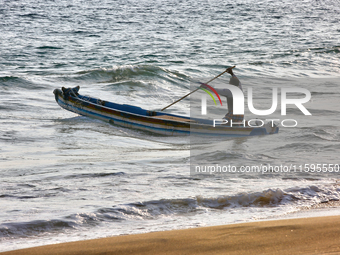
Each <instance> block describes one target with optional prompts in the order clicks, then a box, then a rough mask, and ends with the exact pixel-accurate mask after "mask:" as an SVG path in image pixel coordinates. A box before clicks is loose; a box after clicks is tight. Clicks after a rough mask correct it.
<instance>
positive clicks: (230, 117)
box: [201, 67, 244, 125]
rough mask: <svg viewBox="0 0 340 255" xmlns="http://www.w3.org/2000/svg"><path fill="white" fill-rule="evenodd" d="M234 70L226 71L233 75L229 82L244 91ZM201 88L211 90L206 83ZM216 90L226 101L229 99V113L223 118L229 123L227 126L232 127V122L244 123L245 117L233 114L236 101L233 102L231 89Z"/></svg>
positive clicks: (231, 68) (230, 68)
mask: <svg viewBox="0 0 340 255" xmlns="http://www.w3.org/2000/svg"><path fill="white" fill-rule="evenodd" d="M233 68H234V67H229V68H228V69H227V70H226V72H227V73H229V74H230V75H231V77H230V80H229V84H231V85H234V86H236V87H238V88H239V89H241V91H243V90H242V85H241V82H240V80H239V79H238V78H237V77H236V75H235V74H234V73H233ZM201 88H204V89H209V88H208V87H207V86H206V85H205V84H204V83H203V84H202V85H201ZM214 89H215V90H216V92H217V93H218V94H219V95H220V96H225V97H226V99H227V104H228V113H227V114H226V115H225V116H224V117H223V119H224V120H226V121H227V125H230V124H231V122H232V123H241V122H243V120H244V115H235V114H234V113H233V101H234V100H233V94H232V93H231V91H230V90H229V89H217V88H214ZM209 90H210V89H209Z"/></svg>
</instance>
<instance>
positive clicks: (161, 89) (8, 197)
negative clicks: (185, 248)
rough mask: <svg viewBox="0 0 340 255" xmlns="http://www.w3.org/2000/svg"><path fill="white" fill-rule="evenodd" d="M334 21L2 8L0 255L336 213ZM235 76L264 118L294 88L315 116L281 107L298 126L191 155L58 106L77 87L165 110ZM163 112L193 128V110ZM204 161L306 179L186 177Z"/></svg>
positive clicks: (234, 10)
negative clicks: (195, 89) (197, 86)
mask: <svg viewBox="0 0 340 255" xmlns="http://www.w3.org/2000/svg"><path fill="white" fill-rule="evenodd" d="M339 24H340V3H339V1H338V0H323V1H317V0H305V1H293V0H284V1H273V0H263V1H250V0H235V1H217V0H209V1H201V0H195V1H191V0H189V1H179V0H171V1H170V0H162V1H161V0H153V1H146V0H138V1H137V0H131V1H128V0H117V1H105V0H101V1H99V0H94V1H84V0H73V1H66V0H65V1H46V0H44V1H42V0H34V1H33V0H17V1H12V0H0V251H7V250H14V249H20V248H26V247H33V246H38V245H45V244H54V243H60V242H66V241H76V240H85V239H92V238H100V237H108V236H115V235H121V234H132V233H145V232H151V231H162V230H170V229H182V228H192V227H202V226H213V225H221V224H230V223H239V222H247V221H255V220H266V219H278V218H284V217H290V216H291V215H295V216H296V217H298V215H299V213H301V214H300V215H302V214H303V215H305V214H306V213H307V214H308V215H338V214H340V210H339V209H338V207H337V204H338V202H339V199H340V186H339V184H340V182H339V180H340V178H339V174H340V173H339V171H338V170H339V169H338V168H337V167H339V164H340V160H339V151H340V128H339V123H340V117H339V114H340V103H339V96H340V95H339V93H340V92H339V86H340V79H339V78H340V61H339V59H340V58H339V57H340V26H339ZM233 65H236V68H235V69H234V72H235V74H236V75H237V76H238V77H239V79H240V80H241V82H242V86H243V88H244V90H245V91H247V89H248V88H252V89H253V92H254V101H255V106H256V107H257V108H258V109H268V108H270V105H271V95H272V94H271V93H272V88H277V89H278V92H280V89H281V88H282V87H299V88H304V89H306V90H308V91H310V93H311V100H310V101H309V102H308V103H306V104H305V107H306V108H307V109H308V110H309V111H310V113H311V114H312V115H311V116H306V115H304V114H303V113H302V112H301V111H300V110H299V109H298V108H297V107H296V106H294V105H290V106H289V109H288V110H287V115H286V116H282V115H281V113H280V110H279V108H278V110H277V111H276V112H275V114H274V115H273V117H275V118H277V119H281V120H282V119H295V120H297V121H298V125H297V126H296V127H291V128H288V127H283V126H280V132H279V134H275V135H270V136H256V137H248V138H247V137H243V138H237V137H236V138H235V137H234V138H225V139H221V140H219V141H216V143H214V144H212V143H208V145H207V143H205V142H202V144H200V143H198V144H197V143H195V149H196V150H195V153H193V151H192V148H191V144H190V139H189V138H183V137H167V136H160V135H153V134H151V133H145V132H141V131H138V130H133V129H126V128H121V127H117V126H113V125H110V124H107V123H104V122H101V121H98V120H94V119H90V118H87V117H82V116H78V115H76V114H74V113H71V112H68V111H66V110H63V109H62V108H60V107H59V106H58V105H57V103H56V102H55V99H54V95H53V90H54V89H56V88H61V87H62V86H64V87H75V86H80V93H81V94H85V95H90V96H94V97H97V98H101V99H105V100H108V101H113V102H117V103H124V104H131V105H136V106H140V107H143V108H146V109H151V110H159V109H161V108H163V107H165V106H166V105H168V104H170V103H172V102H173V101H175V100H177V99H178V98H180V97H182V96H183V95H185V94H187V93H188V92H189V91H190V89H191V88H192V86H193V81H202V82H207V81H208V80H210V79H212V78H213V77H215V76H217V75H218V74H220V73H221V72H223V71H224V70H225V69H226V68H227V67H229V66H233ZM228 79H229V77H228V75H227V74H224V75H222V76H221V77H220V78H218V79H217V80H216V81H215V82H216V83H211V85H214V84H216V85H217V83H221V84H223V83H224V82H228ZM209 103H210V104H211V103H212V102H209ZM209 107H210V106H209ZM261 107H262V108H261ZM209 109H210V108H209ZM166 111H167V112H171V113H176V114H180V115H186V116H188V115H190V100H189V99H185V100H182V101H181V102H179V103H177V104H175V105H174V106H172V107H170V108H169V109H167V110H166ZM225 111H226V109H224V108H219V109H218V113H220V114H221V115H222V116H223V115H224V114H225ZM246 118H254V116H252V114H251V113H250V112H249V110H248V109H247V110H246ZM200 148H201V149H202V150H200ZM198 158H199V159H202V158H205V159H206V160H208V161H209V162H211V163H212V164H214V165H216V164H219V163H220V164H221V165H222V162H223V164H229V165H231V166H235V167H237V169H241V167H243V166H248V167H251V166H261V165H262V166H267V167H270V166H272V167H275V166H276V167H288V166H289V167H294V166H295V169H296V168H297V169H298V170H299V169H300V166H301V169H303V171H302V172H301V171H300V172H299V171H296V172H289V173H287V172H283V173H282V172H276V171H275V169H274V168H273V169H274V170H273V171H271V172H265V173H263V172H262V173H258V172H256V173H254V172H249V171H248V172H238V173H228V174H225V173H221V174H215V173H214V174H210V175H209V176H206V175H193V174H192V173H190V166H191V165H192V164H194V163H195V160H197V159H198ZM306 164H307V168H308V169H309V171H306ZM317 164H321V165H317ZM324 164H325V165H324ZM336 166H337V167H336ZM318 167H321V169H322V171H318V169H319V168H318ZM313 168H314V171H312V170H313ZM332 169H334V170H333V171H331V170H332ZM337 169H338V170H337ZM320 205H323V207H324V209H323V210H322V211H320V209H317V208H319V206H320ZM325 208H326V209H325ZM295 216H294V217H295Z"/></svg>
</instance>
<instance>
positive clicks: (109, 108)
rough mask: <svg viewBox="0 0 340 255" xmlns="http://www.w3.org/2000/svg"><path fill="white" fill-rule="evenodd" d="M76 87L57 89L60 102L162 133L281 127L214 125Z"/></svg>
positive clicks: (259, 131)
mask: <svg viewBox="0 0 340 255" xmlns="http://www.w3.org/2000/svg"><path fill="white" fill-rule="evenodd" d="M78 92H79V86H78V87H76V88H62V89H55V90H54V92H53V93H54V95H55V99H56V101H57V103H58V104H59V105H60V106H61V107H62V108H64V109H66V110H69V111H71V112H75V113H77V114H80V115H84V116H88V117H91V118H96V119H100V120H102V121H105V122H109V123H111V124H113V125H118V126H123V127H127V128H134V129H139V130H143V131H149V132H152V133H157V134H162V135H190V134H195V135H196V134H197V135H213V136H253V135H268V134H275V133H278V130H279V128H278V127H276V126H274V127H272V125H271V123H267V124H265V125H264V126H262V127H250V126H246V127H244V126H237V127H234V126H233V127H230V126H227V125H222V124H219V125H217V124H216V125H215V127H214V125H213V120H206V119H198V118H190V117H185V116H179V115H175V114H169V113H164V112H158V111H148V110H145V109H142V108H140V107H137V106H133V105H127V104H117V103H112V102H108V101H104V100H100V99H98V98H93V97H88V96H82V95H80V94H79V93H78Z"/></svg>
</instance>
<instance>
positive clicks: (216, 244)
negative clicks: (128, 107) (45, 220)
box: [1, 216, 340, 255]
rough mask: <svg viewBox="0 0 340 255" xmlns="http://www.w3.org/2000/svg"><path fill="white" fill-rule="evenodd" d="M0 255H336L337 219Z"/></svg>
mask: <svg viewBox="0 0 340 255" xmlns="http://www.w3.org/2000/svg"><path fill="white" fill-rule="evenodd" d="M1 254H3V255H15V254H27V255H31V254H32V255H33V254H46V255H47V254H49V255H53V254H64V255H66V254H67V255H71V254H122V255H124V254H340V216H330V217H316V218H299V219H288V220H273V221H260V222H251V223H243V224H231V225H225V226H214V227H204V228H193V229H185V230H173V231H164V232H152V233H147V234H137V235H125V236H114V237H109V238H103V239H95V240H87V241H79V242H70V243H62V244H55V245H47V246H41V247H34V248H29V249H22V250H15V251H9V252H4V253H1Z"/></svg>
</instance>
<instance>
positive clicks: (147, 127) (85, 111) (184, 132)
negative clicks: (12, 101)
mask: <svg viewBox="0 0 340 255" xmlns="http://www.w3.org/2000/svg"><path fill="white" fill-rule="evenodd" d="M58 102H61V104H62V105H65V106H66V108H73V109H76V110H73V112H75V113H77V114H80V115H84V116H88V115H92V116H99V117H101V119H106V120H108V121H107V122H109V121H110V120H113V121H114V122H121V123H127V124H130V125H133V126H139V127H143V128H144V129H147V130H149V129H150V130H158V131H165V132H167V133H171V134H173V133H182V134H187V135H189V134H190V131H184V130H178V129H177V130H173V129H166V128H157V127H151V126H147V125H142V124H139V123H134V122H130V121H126V120H120V119H116V118H113V117H107V116H105V115H102V114H98V113H95V112H91V111H88V110H84V109H81V108H77V107H75V106H73V105H69V104H66V103H64V102H63V101H62V100H60V99H59V100H58ZM71 111H72V110H71ZM80 112H84V113H87V114H81V113H80ZM123 127H124V126H123Z"/></svg>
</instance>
